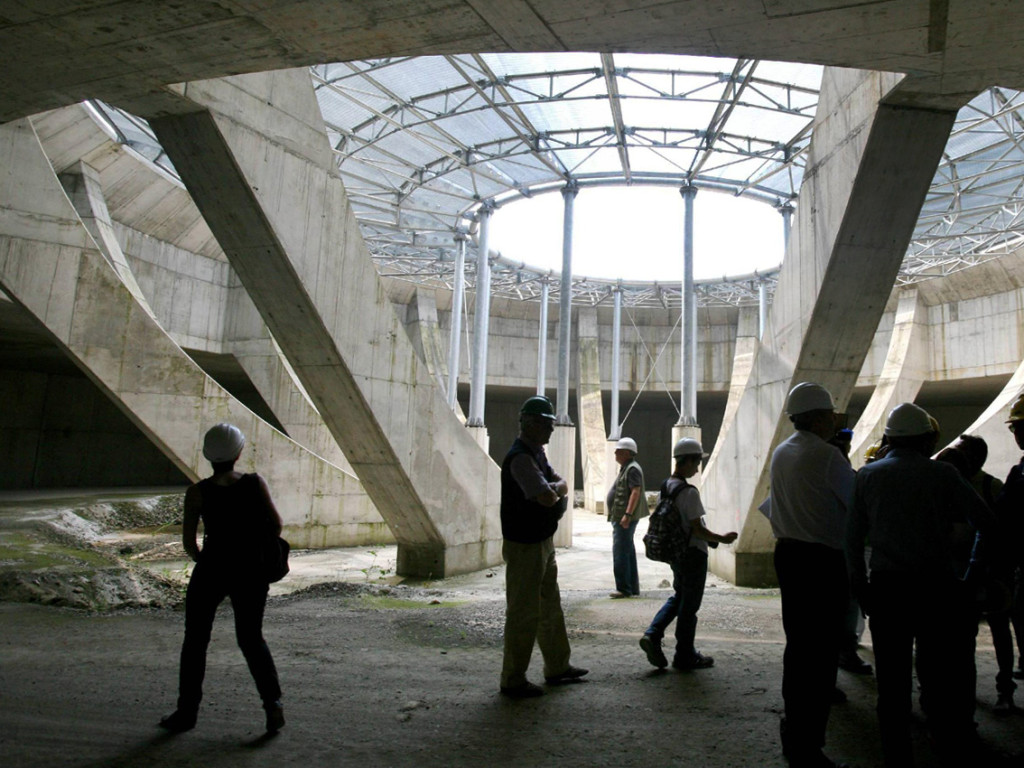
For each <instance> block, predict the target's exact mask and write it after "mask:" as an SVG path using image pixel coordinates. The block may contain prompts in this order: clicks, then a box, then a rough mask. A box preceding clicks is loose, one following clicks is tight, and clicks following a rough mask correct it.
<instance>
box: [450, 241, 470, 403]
mask: <svg viewBox="0 0 1024 768" xmlns="http://www.w3.org/2000/svg"><path fill="white" fill-rule="evenodd" d="M467 240H468V238H467V237H466V234H465V233H464V232H459V233H458V234H456V235H455V245H456V248H455V284H454V285H453V286H452V314H451V329H450V331H449V333H448V385H447V388H446V395H447V398H448V407H449V408H451V409H452V410H453V411H456V410H458V403H459V399H458V395H459V360H460V358H461V354H460V352H461V349H462V347H461V344H462V336H461V334H462V304H463V300H464V297H465V292H466V241H467Z"/></svg>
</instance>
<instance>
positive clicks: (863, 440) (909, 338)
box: [850, 288, 929, 469]
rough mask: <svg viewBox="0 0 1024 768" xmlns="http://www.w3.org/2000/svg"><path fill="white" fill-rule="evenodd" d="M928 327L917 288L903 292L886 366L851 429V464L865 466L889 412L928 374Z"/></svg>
mask: <svg viewBox="0 0 1024 768" xmlns="http://www.w3.org/2000/svg"><path fill="white" fill-rule="evenodd" d="M928 336H929V334H928V325H927V317H926V311H925V307H924V304H922V303H921V301H920V296H919V295H918V291H917V289H916V288H909V289H905V290H904V291H902V293H901V294H900V297H899V304H898V305H897V307H896V317H895V322H894V323H893V327H892V336H891V337H890V339H889V350H888V352H886V355H885V365H884V366H883V367H882V373H881V374H880V375H879V377H878V381H877V382H876V384H875V390H874V392H872V393H871V399H870V400H869V401H868V404H867V406H866V407H865V408H864V412H863V413H862V414H861V415H860V419H858V421H857V424H856V425H855V426H854V428H853V443H852V444H851V445H850V463H851V464H853V466H854V469H859V468H860V467H861V466H863V465H864V451H865V450H867V448H868V447H869V446H870V445H871V444H872V443H874V442H877V441H878V440H881V439H882V430H883V429H885V421H886V419H887V418H888V417H889V411H891V410H892V409H893V408H895V407H896V406H897V405H899V404H900V403H912V402H913V401H914V398H915V397H917V393H918V391H920V389H921V384H922V383H923V382H924V380H925V376H926V375H927V370H928Z"/></svg>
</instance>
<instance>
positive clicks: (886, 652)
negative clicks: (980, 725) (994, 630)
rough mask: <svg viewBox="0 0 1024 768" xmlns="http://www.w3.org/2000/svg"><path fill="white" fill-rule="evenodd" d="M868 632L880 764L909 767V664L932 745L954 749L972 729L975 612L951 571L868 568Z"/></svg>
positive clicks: (969, 735) (901, 767) (967, 739)
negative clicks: (933, 573)
mask: <svg viewBox="0 0 1024 768" xmlns="http://www.w3.org/2000/svg"><path fill="white" fill-rule="evenodd" d="M869 594H870V597H871V606H870V607H871V616H870V622H871V639H872V642H873V644H874V651H875V678H876V680H877V683H878V726H879V731H880V733H881V737H882V753H883V755H884V756H885V764H886V765H887V766H900V768H903V767H904V766H912V765H913V754H912V751H911V736H910V719H911V711H912V708H913V670H914V668H915V667H916V670H917V681H918V684H919V685H920V688H921V708H922V709H923V710H924V713H925V715H926V717H927V719H928V726H929V728H930V730H931V731H932V733H933V735H934V736H935V738H936V739H937V740H938V742H939V743H940V744H943V745H948V747H949V749H955V748H956V747H957V746H958V745H962V744H969V743H971V741H970V739H971V736H972V735H973V732H974V709H975V698H974V696H975V690H974V689H975V676H976V672H975V666H974V646H975V638H976V635H977V628H978V624H977V618H976V616H977V614H976V613H975V612H974V607H973V605H971V601H970V599H969V594H968V592H967V590H966V588H965V586H964V585H963V583H962V582H960V581H958V580H957V579H954V578H952V577H951V576H946V577H936V576H932V577H929V575H927V574H907V573H897V572H879V571H873V572H872V573H871V582H870V591H869Z"/></svg>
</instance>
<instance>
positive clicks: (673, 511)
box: [640, 437, 737, 670]
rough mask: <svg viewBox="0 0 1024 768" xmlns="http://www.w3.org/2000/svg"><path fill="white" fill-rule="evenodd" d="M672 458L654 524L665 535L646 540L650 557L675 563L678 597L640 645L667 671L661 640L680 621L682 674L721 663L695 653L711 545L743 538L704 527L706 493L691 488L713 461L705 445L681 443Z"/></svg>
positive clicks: (678, 666) (675, 663) (670, 600)
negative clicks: (703, 464) (672, 468)
mask: <svg viewBox="0 0 1024 768" xmlns="http://www.w3.org/2000/svg"><path fill="white" fill-rule="evenodd" d="M672 456H673V457H674V458H675V460H676V466H675V471H674V472H673V473H672V476H671V477H669V478H668V479H667V480H665V482H664V483H662V486H661V499H660V500H659V502H658V508H657V509H656V510H655V511H654V514H653V515H652V516H651V523H650V525H652V526H654V528H655V529H656V530H658V529H660V530H662V531H663V533H662V536H661V538H660V539H659V540H658V541H652V540H651V538H649V537H645V539H644V544H645V546H646V547H647V553H648V557H650V558H652V559H658V560H662V559H664V558H666V557H667V558H669V560H668V562H669V564H670V565H671V566H672V577H673V578H672V589H673V590H674V591H673V593H672V595H671V596H670V597H669V598H668V600H666V601H665V604H664V605H663V606H662V607H661V610H659V611H658V613H657V615H656V616H655V617H654V620H653V621H652V622H651V625H650V626H649V627H648V628H647V631H646V632H645V633H644V636H643V637H642V638H641V639H640V647H641V648H642V649H643V650H644V653H646V654H647V660H648V661H649V662H650V663H651V664H652V665H653V666H655V667H658V668H659V669H664V668H665V667H667V666H668V659H667V658H665V654H664V652H663V651H662V649H661V639H662V638H663V637H664V636H665V630H666V629H668V625H669V624H671V623H672V620H673V619H676V651H675V657H674V658H673V659H672V666H673V667H674V668H676V669H680V670H691V669H706V668H708V667H710V666H712V665H713V664H714V663H715V662H714V659H712V658H711V657H710V656H705V655H704V654H702V653H700V652H699V651H698V650H697V649H696V648H695V647H694V637H695V635H696V633H697V611H698V610H700V604H701V601H702V600H703V598H704V581H705V579H706V578H707V572H708V544H709V543H711V545H712V546H717V545H718V544H719V543H722V544H731V543H732V542H734V541H736V536H737V534H736V533H735V532H730V533H726V534H718V533H712V532H711V531H709V530H708V529H707V528H705V527H704V506H703V504H701V501H700V492H699V491H698V490H697V489H696V488H695V487H694V486H692V485H690V484H689V483H687V482H686V481H687V479H688V478H691V477H693V476H694V475H695V474H697V472H699V471H700V466H701V460H702V459H705V458H707V454H705V453H704V449H703V448H702V447H701V444H700V442H699V441H697V440H694V439H693V438H690V437H684V438H682V439H681V440H679V441H677V442H676V445H675V449H674V450H673V451H672ZM650 533H652V531H651V530H650V529H649V534H650Z"/></svg>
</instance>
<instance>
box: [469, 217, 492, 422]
mask: <svg viewBox="0 0 1024 768" xmlns="http://www.w3.org/2000/svg"><path fill="white" fill-rule="evenodd" d="M493 212H494V206H493V205H489V204H486V203H485V204H484V205H482V206H481V207H480V240H479V242H478V243H477V255H476V309H475V310H474V311H473V361H472V372H471V379H470V383H469V420H468V421H467V422H466V426H468V427H480V428H482V427H483V426H484V398H485V395H486V393H487V335H488V333H489V326H490V321H491V262H490V249H491V214H492V213H493Z"/></svg>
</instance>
